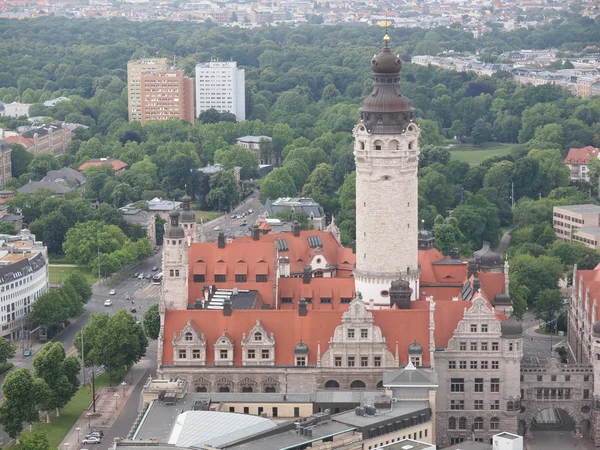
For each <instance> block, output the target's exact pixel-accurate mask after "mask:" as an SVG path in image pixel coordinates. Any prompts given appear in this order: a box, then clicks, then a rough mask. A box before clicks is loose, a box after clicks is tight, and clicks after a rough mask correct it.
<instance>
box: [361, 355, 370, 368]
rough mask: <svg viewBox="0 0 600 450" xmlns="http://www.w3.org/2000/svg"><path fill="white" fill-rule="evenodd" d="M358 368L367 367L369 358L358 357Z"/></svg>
mask: <svg viewBox="0 0 600 450" xmlns="http://www.w3.org/2000/svg"><path fill="white" fill-rule="evenodd" d="M360 367H369V357H368V356H361V357H360Z"/></svg>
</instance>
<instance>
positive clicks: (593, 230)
mask: <svg viewBox="0 0 600 450" xmlns="http://www.w3.org/2000/svg"><path fill="white" fill-rule="evenodd" d="M579 232H582V233H587V234H591V235H593V236H600V227H587V228H579V229H577V230H576V231H575V234H577V233H579Z"/></svg>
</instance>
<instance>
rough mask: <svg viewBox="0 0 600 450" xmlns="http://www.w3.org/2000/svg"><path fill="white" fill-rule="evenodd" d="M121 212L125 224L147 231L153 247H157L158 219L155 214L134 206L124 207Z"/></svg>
mask: <svg viewBox="0 0 600 450" xmlns="http://www.w3.org/2000/svg"><path fill="white" fill-rule="evenodd" d="M120 211H121V212H122V213H123V219H125V222H128V223H132V224H135V225H140V226H141V227H142V228H143V229H144V230H145V231H146V235H147V236H148V238H149V239H150V242H151V243H152V245H156V217H155V215H154V214H152V213H149V212H147V211H144V210H143V209H140V208H136V207H135V206H132V205H127V206H124V207H122V208H120Z"/></svg>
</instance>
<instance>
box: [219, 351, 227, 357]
mask: <svg viewBox="0 0 600 450" xmlns="http://www.w3.org/2000/svg"><path fill="white" fill-rule="evenodd" d="M219 358H220V359H227V358H229V352H228V351H227V350H221V351H220V352H219Z"/></svg>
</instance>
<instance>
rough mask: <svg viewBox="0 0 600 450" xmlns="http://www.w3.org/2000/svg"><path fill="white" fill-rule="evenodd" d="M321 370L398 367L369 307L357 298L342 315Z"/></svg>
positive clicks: (322, 361) (324, 356)
mask: <svg viewBox="0 0 600 450" xmlns="http://www.w3.org/2000/svg"><path fill="white" fill-rule="evenodd" d="M321 365H322V367H348V368H353V367H354V368H359V367H361V368H362V367H364V368H380V367H386V368H390V367H396V364H395V359H394V355H393V354H392V353H391V352H390V351H388V349H387V340H386V338H385V337H384V336H383V335H382V333H381V328H379V327H378V326H377V325H375V319H374V318H373V314H371V313H370V312H369V311H368V310H367V307H366V305H365V304H364V303H363V302H362V300H361V299H360V298H359V297H358V296H357V297H355V298H354V300H353V301H352V303H350V307H349V309H348V311H346V312H345V313H344V314H343V315H342V324H341V325H339V326H337V327H336V329H335V332H334V334H333V337H332V338H331V339H330V340H329V349H328V350H327V351H326V352H325V353H324V354H323V357H322V358H321Z"/></svg>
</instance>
